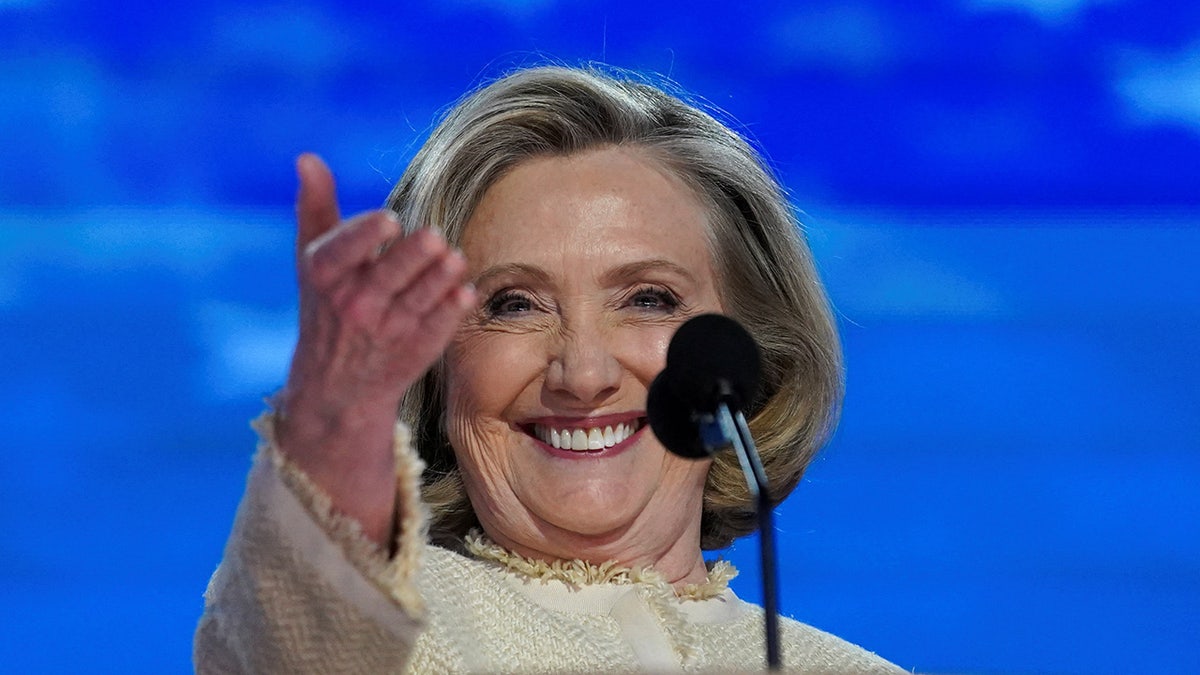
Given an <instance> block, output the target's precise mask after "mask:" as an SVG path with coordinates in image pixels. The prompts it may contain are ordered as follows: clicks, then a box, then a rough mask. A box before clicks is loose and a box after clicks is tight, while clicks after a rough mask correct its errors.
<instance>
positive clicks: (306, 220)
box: [296, 153, 341, 260]
mask: <svg viewBox="0 0 1200 675" xmlns="http://www.w3.org/2000/svg"><path fill="white" fill-rule="evenodd" d="M296 176H297V178H298V179H299V181H300V191H299V192H298V193H297V195H296V222H297V231H296V259H297V260H300V259H301V258H302V256H303V254H304V252H305V250H306V249H307V248H308V245H309V244H311V243H312V242H313V241H315V240H316V239H317V237H320V236H321V235H323V234H325V233H326V232H329V231H330V230H332V229H333V228H334V227H335V226H336V225H337V224H338V222H339V221H340V220H341V214H340V212H339V211H338V205H337V191H336V188H335V187H334V182H333V174H332V173H331V172H330V171H329V167H328V166H326V165H325V162H323V161H321V158H320V157H318V156H316V155H314V154H312V153H305V154H303V155H300V156H299V157H297V158H296Z"/></svg>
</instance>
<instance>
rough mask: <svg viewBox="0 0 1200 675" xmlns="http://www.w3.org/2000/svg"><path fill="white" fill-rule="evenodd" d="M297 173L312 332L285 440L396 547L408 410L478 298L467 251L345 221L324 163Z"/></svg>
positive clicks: (283, 407) (302, 272)
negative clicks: (402, 434)
mask: <svg viewBox="0 0 1200 675" xmlns="http://www.w3.org/2000/svg"><path fill="white" fill-rule="evenodd" d="M296 172H297V174H298V176H299V179H300V192H299V194H298V196H297V198H296V218H297V223H298V231H297V237H296V269H297V277H298V279H299V287H300V337H299V340H298V341H297V344H296V351H295V353H294V354H293V356H292V365H291V370H290V372H289V374H288V382H287V386H286V387H285V388H284V390H283V392H282V393H281V396H280V398H279V409H280V416H279V419H278V421H277V427H276V434H277V438H278V439H279V445H280V449H281V450H282V451H283V452H284V454H286V455H287V456H288V458H289V459H290V460H291V461H292V462H294V463H295V464H296V465H297V466H299V467H300V468H301V469H302V470H303V471H304V472H305V473H307V474H308V476H309V477H310V478H312V479H313V480H314V481H315V482H316V483H317V485H319V486H320V487H321V488H322V489H323V490H325V492H326V493H327V494H329V495H330V497H331V498H332V499H333V504H334V507H335V508H336V509H337V510H338V511H340V512H342V513H344V514H346V515H349V516H351V517H353V518H355V519H357V520H358V521H359V522H360V523H361V524H362V526H363V530H364V532H365V533H366V535H367V536H368V537H370V538H371V539H373V540H374V541H376V542H377V543H379V544H386V543H387V540H388V537H389V535H390V533H391V530H392V522H393V516H394V514H393V510H394V503H395V473H394V466H393V462H394V460H393V455H392V431H393V427H394V424H395V420H396V411H397V407H398V406H399V402H400V399H401V397H402V396H403V394H404V391H405V390H406V389H407V388H408V387H409V385H411V384H413V383H414V382H416V381H417V379H418V378H420V377H421V376H422V375H423V374H424V372H425V371H426V370H427V369H428V368H429V367H430V366H431V365H432V364H433V363H434V362H435V361H436V360H437V359H438V357H439V356H440V355H441V353H442V351H443V350H444V349H445V348H446V345H447V343H448V342H449V340H450V338H451V336H452V335H453V333H454V331H455V329H456V328H457V326H458V324H459V322H460V321H462V319H463V317H464V316H465V314H466V312H467V311H468V310H469V308H470V307H471V306H472V305H473V304H474V302H475V292H474V290H473V289H472V288H471V286H470V285H469V284H466V283H465V282H464V275H465V274H466V269H467V265H466V261H465V260H464V259H463V257H462V254H461V253H459V252H458V251H456V250H454V249H453V248H452V247H451V246H450V245H449V244H447V243H446V241H445V240H444V239H443V238H442V237H441V236H440V235H438V234H437V233H435V232H433V231H431V230H428V229H423V228H422V229H417V230H415V231H413V232H412V233H411V234H409V235H407V236H402V234H401V227H400V224H399V223H398V222H397V221H396V219H395V217H394V216H393V215H392V214H391V213H388V212H384V211H372V212H368V213H364V214H362V215H359V216H356V217H354V218H351V219H349V220H345V221H342V220H341V216H340V215H339V211H338V206H337V198H336V193H335V188H334V181H333V176H332V174H331V173H330V172H329V169H328V167H326V166H325V164H324V162H322V161H321V160H320V159H319V158H318V157H317V156H316V155H310V154H306V155H301V156H300V158H299V159H298V160H297V161H296Z"/></svg>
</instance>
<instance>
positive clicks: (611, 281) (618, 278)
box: [600, 258, 696, 286]
mask: <svg viewBox="0 0 1200 675" xmlns="http://www.w3.org/2000/svg"><path fill="white" fill-rule="evenodd" d="M664 271H665V272H669V273H671V274H675V275H677V276H680V277H683V278H684V279H686V280H688V281H689V282H692V283H695V282H696V277H695V275H693V274H692V273H691V272H689V271H687V270H686V269H685V268H683V267H681V266H679V265H677V264H675V263H673V262H671V261H670V260H666V259H664V258H654V259H651V260H637V261H634V262H631V263H625V264H624V265H618V266H617V267H614V268H612V269H610V270H608V271H606V272H605V273H604V274H603V275H602V276H601V277H600V283H601V284H603V285H605V286H616V285H618V284H620V283H621V282H625V281H628V280H630V279H635V278H637V277H640V276H644V275H645V274H646V273H647V272H664Z"/></svg>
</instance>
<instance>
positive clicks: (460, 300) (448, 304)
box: [386, 283, 478, 375]
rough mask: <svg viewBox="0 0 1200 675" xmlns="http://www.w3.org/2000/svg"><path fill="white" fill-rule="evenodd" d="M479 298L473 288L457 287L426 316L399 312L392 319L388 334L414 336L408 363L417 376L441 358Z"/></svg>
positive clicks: (438, 299) (451, 287)
mask: <svg viewBox="0 0 1200 675" xmlns="http://www.w3.org/2000/svg"><path fill="white" fill-rule="evenodd" d="M477 297H478V294H477V293H476V291H475V288H474V287H473V286H471V285H469V284H463V283H453V284H450V285H448V286H447V288H446V290H445V292H444V293H442V294H440V295H438V296H437V297H436V298H434V299H433V301H432V302H431V303H430V306H429V307H428V308H427V309H426V311H425V312H424V313H421V314H416V313H413V312H410V311H406V310H403V309H400V308H396V309H395V310H393V311H392V312H391V313H390V314H389V315H388V317H387V327H386V330H387V331H388V332H389V333H390V334H392V335H409V336H411V338H410V340H411V341H410V346H409V349H408V351H407V355H406V360H408V361H410V365H415V366H416V368H415V374H416V375H419V374H420V373H423V372H425V370H426V369H427V368H429V366H431V365H433V363H434V362H435V361H436V360H437V359H438V357H439V356H441V354H442V351H443V350H445V348H446V345H447V344H449V342H450V339H451V337H453V335H454V333H455V331H456V330H458V326H459V324H460V323H462V321H463V318H464V317H466V316H467V314H468V313H469V312H470V311H471V310H472V309H473V308H474V307H475V303H476V299H477Z"/></svg>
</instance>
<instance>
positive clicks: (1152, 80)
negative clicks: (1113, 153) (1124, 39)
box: [1114, 40, 1200, 134]
mask: <svg viewBox="0 0 1200 675" xmlns="http://www.w3.org/2000/svg"><path fill="white" fill-rule="evenodd" d="M1116 69H1117V74H1116V78H1115V83H1114V87H1115V89H1116V91H1117V93H1118V94H1119V95H1120V96H1121V98H1122V99H1123V100H1124V102H1125V109H1126V112H1127V114H1128V115H1129V116H1130V118H1131V119H1133V120H1134V121H1136V122H1140V123H1147V124H1157V123H1170V124H1179V125H1183V126H1185V127H1188V128H1190V129H1191V130H1192V131H1194V132H1196V133H1198V134H1200V40H1198V41H1196V42H1193V43H1192V45H1191V46H1190V47H1189V48H1187V49H1184V50H1183V51H1181V52H1179V53H1178V54H1173V55H1152V54H1148V53H1145V52H1127V53H1125V54H1123V55H1122V56H1121V57H1120V58H1118V59H1117V60H1116Z"/></svg>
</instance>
